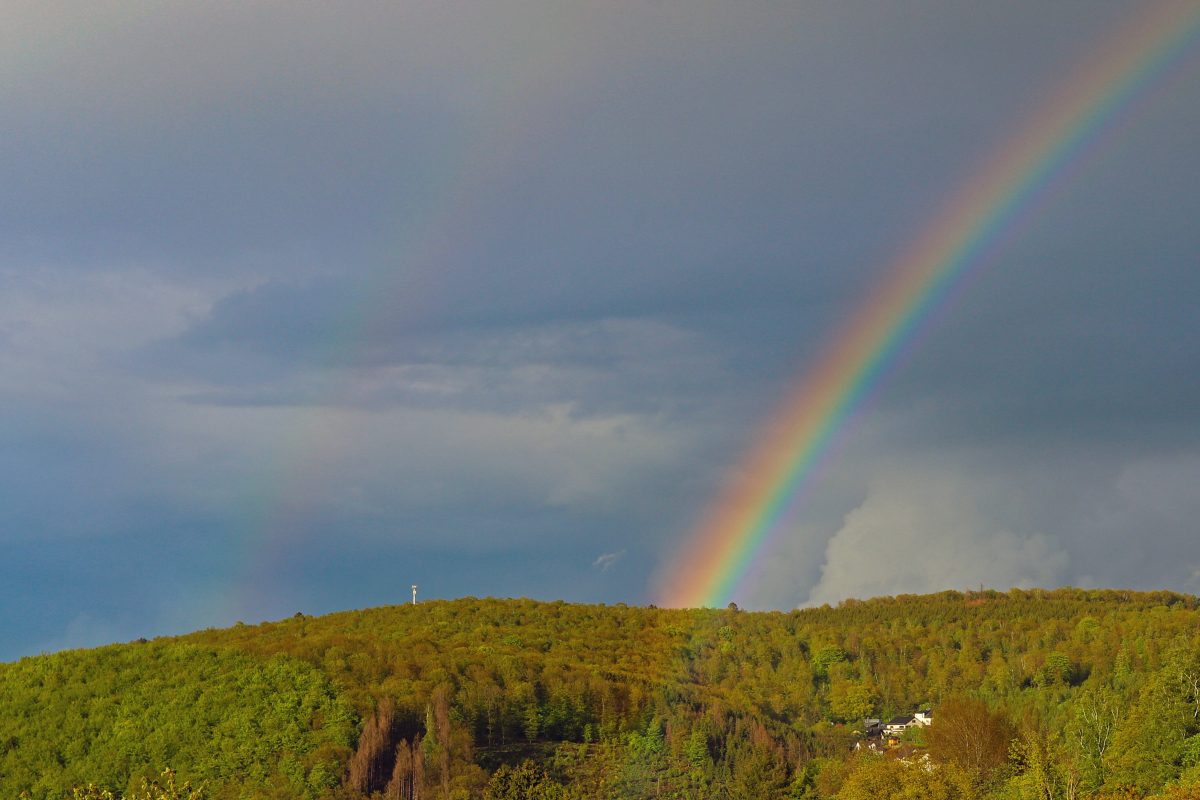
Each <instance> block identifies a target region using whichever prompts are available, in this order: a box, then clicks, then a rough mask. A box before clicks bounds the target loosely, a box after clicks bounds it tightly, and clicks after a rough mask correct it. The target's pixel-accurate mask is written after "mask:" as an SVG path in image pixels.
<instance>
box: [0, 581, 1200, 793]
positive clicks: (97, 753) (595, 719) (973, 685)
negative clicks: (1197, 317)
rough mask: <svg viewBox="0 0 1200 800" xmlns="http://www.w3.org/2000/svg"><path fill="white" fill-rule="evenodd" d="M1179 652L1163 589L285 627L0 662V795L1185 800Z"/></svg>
mask: <svg viewBox="0 0 1200 800" xmlns="http://www.w3.org/2000/svg"><path fill="white" fill-rule="evenodd" d="M1198 654H1200V611H1198V604H1197V601H1196V599H1195V598H1191V597H1187V596H1183V595H1176V594H1171V593H1167V592H1156V593H1131V592H1108V591H1084V590H1076V589H1064V590H1058V591H1053V592H1044V591H1028V592H1026V591H1020V590H1013V591H1011V592H1007V593H1000V592H971V593H968V594H962V593H958V592H943V593H940V594H936V595H928V596H920V597H917V596H902V597H895V598H880V599H876V600H870V601H865V602H861V601H853V602H847V603H845V604H843V605H842V606H841V607H838V608H830V607H823V608H816V609H806V610H802V611H795V612H792V613H787V614H784V613H757V612H744V611H738V610H734V609H700V610H669V609H640V608H629V607H626V606H623V605H618V606H575V605H567V604H565V603H535V602H533V601H528V600H506V601H499V600H479V599H475V598H465V599H462V600H457V601H453V602H430V603H423V604H421V605H419V606H411V605H403V606H394V607H388V608H380V609H373V610H370V611H359V612H347V613H342V614H334V615H329V616H326V617H316V618H313V617H296V618H289V619H287V620H283V621H280V622H277V623H269V624H262V625H240V626H236V627H234V628H231V629H228V630H221V631H204V632H200V633H197V634H193V635H190V636H187V637H181V638H179V639H176V640H163V641H156V642H153V643H145V644H130V645H122V646H114V647H110V648H101V649H99V650H92V651H80V652H73V653H61V654H57V655H53V656H44V657H39V658H34V659H25V660H23V661H21V662H17V663H15V664H7V665H0V797H3V796H8V797H13V796H17V795H18V793H19V792H20V791H22V790H28V791H29V792H30V793H31V796H32V797H33V800H64V798H66V797H68V796H69V794H70V791H71V787H72V786H86V785H87V784H88V782H92V783H93V784H94V785H95V786H99V787H105V788H106V789H108V790H110V791H111V792H112V793H114V797H116V796H119V795H122V794H124V795H129V794H130V793H131V792H137V791H138V790H139V786H140V781H141V780H142V779H146V780H147V781H150V780H152V779H154V775H155V774H156V771H157V770H158V769H159V768H160V766H161V765H163V764H171V765H173V766H175V767H177V768H178V769H179V776H180V779H181V780H185V781H192V782H194V783H199V782H201V781H202V782H203V785H204V786H205V787H206V789H205V791H206V797H208V798H211V800H225V798H234V797H237V798H243V797H244V798H256V797H261V798H267V797H280V798H283V797H289V798H290V797H304V798H313V800H317V799H319V798H322V799H326V800H356V799H357V798H358V797H361V796H364V795H368V794H370V793H372V792H379V793H382V795H383V796H384V797H386V798H400V800H408V798H409V796H410V794H411V792H413V791H415V790H416V789H419V790H420V796H421V798H423V800H454V798H476V800H477V799H478V798H481V797H490V798H501V797H506V796H510V795H513V794H514V793H517V794H518V796H536V797H542V796H545V797H549V798H555V800H558V798H560V797H561V798H562V800H567V799H568V798H569V800H642V799H643V798H646V797H666V798H676V799H677V800H708V799H709V798H722V799H723V800H741V798H751V797H752V798H779V799H780V800H783V798H794V799H796V800H800V799H801V798H809V800H815V799H816V798H825V799H828V798H833V797H851V796H855V793H858V794H862V793H864V792H872V791H873V792H876V795H875V796H876V797H882V796H888V795H887V792H889V791H890V792H893V793H894V795H893V796H896V797H913V798H916V797H930V798H946V800H951V798H968V797H975V796H979V797H983V796H987V797H995V798H1005V799H1006V800H1022V799H1023V798H1027V797H1028V798H1031V799H1032V798H1037V799H1038V800H1059V798H1062V799H1063V800H1067V798H1068V797H1070V798H1075V799H1076V800H1082V799H1083V798H1089V797H1100V796H1105V797H1117V796H1121V793H1122V792H1124V793H1126V794H1128V793H1130V792H1133V793H1139V794H1142V795H1145V794H1153V793H1163V792H1168V791H1169V792H1175V796H1177V797H1181V796H1182V795H1180V794H1179V792H1181V791H1183V789H1180V788H1178V787H1186V786H1187V785H1188V784H1189V783H1200V744H1197V742H1198V741H1200V739H1197V737H1200V655H1198ZM956 697H959V698H962V697H969V698H971V700H972V702H977V703H979V704H982V707H983V708H985V709H986V710H987V714H988V715H992V716H979V717H977V718H976V719H977V722H976V723H969V724H968V725H967V727H966V728H965V731H964V733H965V734H967V735H966V736H965V737H964V738H962V739H960V740H959V745H958V749H957V750H956V749H955V747H954V746H949V747H948V746H946V742H944V741H942V742H939V741H938V734H935V731H937V730H938V729H939V728H941V729H942V730H943V731H947V730H949V729H950V728H952V727H953V725H952V723H953V721H954V719H955V716H956V713H955V704H956V703H957V702H958V701H957V700H955V698H956ZM927 702H928V703H929V704H932V705H933V706H934V711H935V715H934V720H935V724H934V727H933V728H930V729H927V730H925V731H924V732H925V733H926V735H928V736H929V737H931V738H930V739H929V740H928V742H927V744H928V754H930V755H931V757H932V760H931V761H924V760H921V759H922V758H923V757H924V756H925V755H926V750H925V747H924V745H925V743H922V742H921V741H919V740H909V741H906V742H905V744H904V745H902V746H901V747H899V748H897V749H896V750H894V751H892V752H891V753H889V754H888V755H884V756H875V755H871V756H867V755H864V756H862V757H852V756H851V748H852V746H853V744H854V742H855V739H856V737H855V734H854V731H855V729H856V728H857V727H858V723H859V722H860V720H861V719H862V718H863V717H864V716H881V717H888V716H891V715H895V714H903V713H911V712H912V711H913V710H915V709H916V708H918V707H923V706H924V705H925V704H926V703H927ZM383 709H387V714H386V715H383ZM977 710H978V707H977ZM958 716H959V717H960V718H962V717H963V716H964V715H962V714H959V715H958ZM968 718H969V715H968ZM1005 719H1011V720H1017V721H1020V724H1019V726H1017V727H1015V728H1014V727H1006V724H1007V723H1005V724H1001V722H997V721H996V720H1001V721H1003V720H1005ZM979 720H982V721H979ZM989 730H991V731H993V732H995V730H999V731H1000V733H999V735H997V736H989V737H983V738H986V739H987V741H988V742H990V744H989V745H988V746H987V747H986V748H983V750H984V751H985V752H984V754H985V755H986V758H983V757H980V758H975V757H973V756H972V757H966V756H963V755H962V752H964V751H969V749H970V746H971V741H970V737H971V736H975V737H976V738H979V737H978V736H976V734H979V733H980V732H981V731H982V732H987V731H989ZM870 759H877V760H875V761H872V760H870ZM525 762H529V763H528V764H526V763H525ZM352 773H353V777H354V781H351V780H350V776H351V774H352ZM880 786H885V788H884V789H880V788H879V787H880ZM872 787H874V788H872ZM886 787H891V788H886ZM1170 787H1177V788H1170ZM82 791H87V790H82ZM94 791H95V792H97V793H101V794H97V795H96V797H94V798H88V800H103V795H102V792H103V790H102V789H95V790H94ZM406 792H408V793H410V794H405V793H406ZM521 792H524V793H525V794H524V795H521V794H520V793H521ZM537 792H541V793H542V794H540V795H539V794H536V793H537ZM879 792H884V794H879ZM531 793H533V794H531ZM1128 796H1134V795H1128ZM139 800H141V798H139ZM154 800H160V799H159V798H154Z"/></svg>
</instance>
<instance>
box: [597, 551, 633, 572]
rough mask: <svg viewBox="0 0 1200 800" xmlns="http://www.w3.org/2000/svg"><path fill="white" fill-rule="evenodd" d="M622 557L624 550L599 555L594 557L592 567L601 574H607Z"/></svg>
mask: <svg viewBox="0 0 1200 800" xmlns="http://www.w3.org/2000/svg"><path fill="white" fill-rule="evenodd" d="M624 557H625V551H624V550H618V551H617V552H615V553H601V554H600V555H599V556H597V557H596V560H595V561H593V562H592V566H593V567H595V568H596V569H598V570H600V571H601V572H608V571H609V570H610V569H612V568H613V566H614V565H615V564H616V563H617V562H618V561H620V560H621V559H622V558H624Z"/></svg>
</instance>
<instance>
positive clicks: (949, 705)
mask: <svg viewBox="0 0 1200 800" xmlns="http://www.w3.org/2000/svg"><path fill="white" fill-rule="evenodd" d="M1016 735H1017V732H1016V729H1015V728H1014V727H1013V724H1012V723H1011V722H1009V720H1008V717H1006V716H1005V715H1004V713H1003V712H1001V711H992V710H991V709H990V708H988V705H987V703H985V702H983V701H982V700H976V699H974V698H971V697H964V696H961V695H960V696H955V697H949V698H947V699H946V700H944V701H943V702H942V703H941V705H939V706H938V707H937V709H936V710H935V712H934V716H933V725H932V726H931V727H930V728H929V731H928V733H926V734H925V741H926V742H927V743H928V745H929V753H930V755H932V756H933V757H934V758H935V759H936V760H938V761H941V762H944V763H949V764H956V765H958V766H960V767H962V768H963V769H965V770H967V771H969V772H970V773H972V774H974V775H977V776H978V777H979V779H980V780H982V781H987V780H988V779H989V778H990V777H991V776H992V773H994V772H995V771H996V770H997V769H998V768H1000V767H1002V766H1004V764H1005V763H1006V762H1007V761H1008V751H1009V745H1010V744H1011V742H1012V740H1013V739H1014V738H1016Z"/></svg>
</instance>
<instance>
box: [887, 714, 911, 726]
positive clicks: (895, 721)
mask: <svg viewBox="0 0 1200 800" xmlns="http://www.w3.org/2000/svg"><path fill="white" fill-rule="evenodd" d="M912 721H913V716H912V714H905V715H902V716H899V717H892V718H891V719H890V720H888V725H907V724H908V723H910V722H912Z"/></svg>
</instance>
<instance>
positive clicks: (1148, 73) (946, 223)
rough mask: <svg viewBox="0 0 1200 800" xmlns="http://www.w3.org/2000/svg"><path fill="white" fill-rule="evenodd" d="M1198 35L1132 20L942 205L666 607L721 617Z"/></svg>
mask: <svg viewBox="0 0 1200 800" xmlns="http://www.w3.org/2000/svg"><path fill="white" fill-rule="evenodd" d="M1198 30H1200V4H1197V3H1196V2H1194V0H1191V1H1190V2H1167V3H1163V4H1160V5H1156V6H1155V7H1154V8H1153V10H1151V11H1148V12H1146V13H1144V14H1141V15H1140V16H1139V17H1138V19H1136V20H1135V21H1134V22H1133V23H1132V25H1130V26H1129V27H1127V28H1125V29H1123V30H1121V31H1119V32H1118V34H1117V36H1116V37H1115V38H1114V39H1113V41H1112V43H1111V44H1109V45H1108V46H1107V47H1102V48H1100V49H1099V50H1098V51H1097V54H1096V56H1095V57H1093V58H1092V59H1090V60H1088V61H1086V62H1085V63H1084V64H1082V65H1081V66H1080V68H1079V69H1078V70H1077V71H1076V72H1075V73H1074V74H1073V75H1071V76H1070V77H1069V78H1068V79H1067V80H1066V81H1064V82H1063V84H1062V86H1061V88H1060V89H1059V91H1058V92H1056V93H1055V94H1053V95H1052V96H1051V97H1050V100H1049V102H1048V103H1046V104H1045V106H1044V107H1043V108H1042V109H1041V110H1040V112H1039V113H1035V114H1034V115H1033V116H1032V117H1031V118H1030V120H1029V121H1028V122H1027V123H1026V125H1025V126H1024V127H1023V128H1022V129H1020V130H1019V131H1018V133H1017V134H1016V135H1015V136H1013V137H1012V138H1010V139H1009V140H1007V141H1006V142H1005V144H1004V146H1003V147H1001V148H1000V149H999V150H998V151H997V152H996V153H995V154H994V155H993V156H992V158H991V159H990V160H989V161H988V162H987V163H985V165H984V166H983V168H982V169H981V170H980V171H979V172H977V173H976V174H975V175H974V176H973V177H972V178H971V179H970V180H969V181H967V182H966V183H965V184H963V186H962V187H961V188H960V190H959V191H958V192H957V193H955V194H954V195H953V196H951V197H950V199H949V202H948V203H946V205H945V206H944V208H943V210H942V211H941V212H940V213H939V214H937V215H936V216H935V217H933V219H932V221H931V222H930V223H929V224H928V225H927V226H926V228H925V229H924V231H923V233H921V234H920V235H919V236H918V237H917V238H916V239H915V241H914V242H913V244H912V245H911V246H910V247H909V248H908V249H907V250H906V251H904V252H903V253H902V254H901V256H900V257H899V258H898V259H897V260H896V261H894V262H893V263H892V264H890V265H889V266H888V267H887V268H886V269H885V270H884V271H883V275H884V279H883V282H882V283H881V284H880V287H879V288H878V289H877V290H876V291H875V292H874V293H873V294H871V295H870V296H869V297H868V298H867V299H866V301H865V302H864V303H863V304H862V305H861V306H860V307H859V308H858V310H857V311H856V312H855V314H854V315H853V316H852V318H851V319H850V320H849V322H848V324H846V325H845V327H844V328H842V329H841V330H840V331H839V332H838V333H837V335H836V336H834V337H833V339H832V340H831V346H830V347H829V348H828V349H827V350H826V351H825V352H824V353H823V355H822V356H821V357H819V359H818V360H817V361H816V363H815V365H814V366H813V367H812V368H811V370H810V371H809V372H808V373H807V374H805V375H804V376H803V378H802V380H801V381H800V382H799V383H798V384H797V385H796V386H795V387H794V388H793V389H792V391H791V392H789V394H788V395H787V398H786V400H785V401H784V402H783V404H782V405H781V407H780V409H779V411H778V412H777V413H776V414H775V415H774V417H772V418H771V419H770V420H769V421H768V422H767V424H766V425H765V426H764V427H763V428H762V429H761V431H760V432H759V434H758V438H757V443H756V444H754V445H753V446H752V447H751V448H750V450H749V451H748V452H747V454H746V455H745V456H744V457H743V459H742V461H741V463H740V465H739V467H738V469H737V470H736V472H735V473H734V474H735V475H737V476H739V477H738V478H737V479H736V480H732V481H730V483H729V485H728V486H727V487H726V489H725V491H724V493H723V494H722V495H720V496H719V497H718V499H717V502H716V503H715V504H714V506H713V507H712V508H711V509H710V510H709V512H708V513H707V514H706V515H705V517H704V518H703V519H702V520H701V523H700V525H699V526H698V527H697V529H696V530H695V531H694V532H693V533H692V535H691V538H690V539H689V541H688V542H687V545H686V547H684V548H683V550H682V555H680V556H679V557H678V558H677V559H676V560H675V561H674V562H673V563H670V564H668V565H667V569H666V570H665V572H664V574H663V575H662V576H661V577H660V579H659V584H660V585H659V587H658V592H657V595H658V597H659V602H660V603H662V604H663V605H667V606H676V607H680V606H683V607H691V606H720V605H723V604H724V603H726V602H727V601H729V600H730V598H731V597H732V596H733V595H734V594H735V593H736V592H737V590H738V589H739V587H740V585H741V584H742V583H743V581H744V580H745V578H746V577H747V575H748V574H749V573H751V572H752V570H753V568H754V565H755V563H756V559H758V558H759V557H761V555H762V554H763V553H764V551H766V550H768V549H769V547H768V545H769V543H770V541H771V540H772V538H773V537H774V536H775V535H777V533H778V531H779V529H780V527H781V524H780V523H781V522H782V521H783V520H785V519H787V518H788V517H789V515H790V514H791V513H792V512H794V510H795V508H796V506H797V505H798V504H799V501H800V500H801V499H802V498H803V497H804V495H805V494H806V492H808V491H809V490H810V489H811V486H812V484H813V482H814V479H815V477H816V476H817V475H818V474H819V472H820V467H821V465H822V463H823V462H824V461H826V460H827V459H828V457H829V455H830V452H831V450H832V449H834V446H835V445H836V444H837V442H838V439H839V435H840V434H842V433H843V432H844V431H845V430H846V428H847V427H848V425H847V423H848V422H849V420H850V418H851V416H852V415H853V414H854V412H855V411H856V410H857V409H858V408H859V407H860V406H861V405H862V404H863V401H864V400H865V399H866V398H867V397H868V396H869V395H870V394H871V393H872V391H873V390H875V389H876V388H877V387H878V384H879V383H880V381H881V379H882V377H883V376H884V375H885V374H886V373H887V371H888V370H889V368H890V367H893V366H894V365H895V363H896V362H897V360H898V359H899V357H900V356H901V355H902V354H903V353H904V352H905V350H906V349H907V348H908V347H909V346H911V344H912V343H913V341H914V339H915V338H916V336H917V334H918V333H919V331H920V330H921V329H922V327H923V326H924V325H925V324H926V323H927V322H928V321H929V320H930V318H931V316H932V315H933V314H934V312H936V311H937V309H938V308H939V307H941V306H943V305H944V304H945V302H946V299H947V298H948V297H949V296H950V295H951V294H952V293H953V292H954V290H955V289H956V288H958V287H960V286H961V285H962V283H963V282H964V279H965V278H966V277H967V276H968V275H970V274H972V273H974V272H977V271H978V270H979V269H981V268H982V267H983V266H985V265H987V264H988V263H991V262H992V261H994V259H995V258H996V256H997V255H998V253H999V251H1000V250H1001V248H1002V247H1003V246H1004V245H1005V244H1007V243H1008V242H1010V241H1012V239H1013V238H1014V236H1015V235H1016V234H1017V233H1019V232H1020V231H1021V230H1022V228H1023V226H1024V224H1026V223H1028V221H1029V220H1030V219H1031V218H1033V217H1034V216H1035V214H1036V212H1037V211H1039V210H1040V209H1041V208H1042V207H1043V206H1044V204H1045V202H1046V200H1047V198H1048V197H1050V196H1052V195H1053V194H1054V191H1055V189H1056V188H1058V187H1061V186H1062V185H1063V183H1065V182H1066V181H1067V180H1069V179H1070V178H1071V177H1072V176H1073V175H1074V174H1075V172H1076V171H1077V170H1078V169H1079V167H1080V166H1081V164H1082V163H1083V162H1084V161H1085V160H1086V157H1087V156H1088V155H1089V154H1090V153H1092V152H1094V150H1095V148H1096V146H1097V144H1098V143H1100V142H1101V141H1102V140H1104V139H1105V138H1107V137H1106V134H1109V133H1110V132H1111V129H1112V128H1113V124H1114V123H1115V122H1117V121H1118V120H1119V119H1120V118H1122V117H1123V116H1126V113H1125V112H1128V111H1129V110H1130V107H1131V106H1133V105H1135V103H1134V101H1135V100H1136V99H1137V98H1138V97H1139V96H1141V94H1142V93H1143V90H1144V89H1146V88H1147V87H1149V86H1152V85H1155V84H1156V83H1158V82H1159V79H1161V77H1162V76H1163V75H1164V74H1165V73H1167V72H1169V71H1171V69H1172V67H1174V66H1176V65H1177V64H1178V63H1179V62H1180V61H1181V60H1182V58H1183V57H1184V55H1185V54H1186V53H1187V51H1188V45H1190V44H1191V43H1193V41H1194V40H1195V39H1196V37H1197V32H1198Z"/></svg>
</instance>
